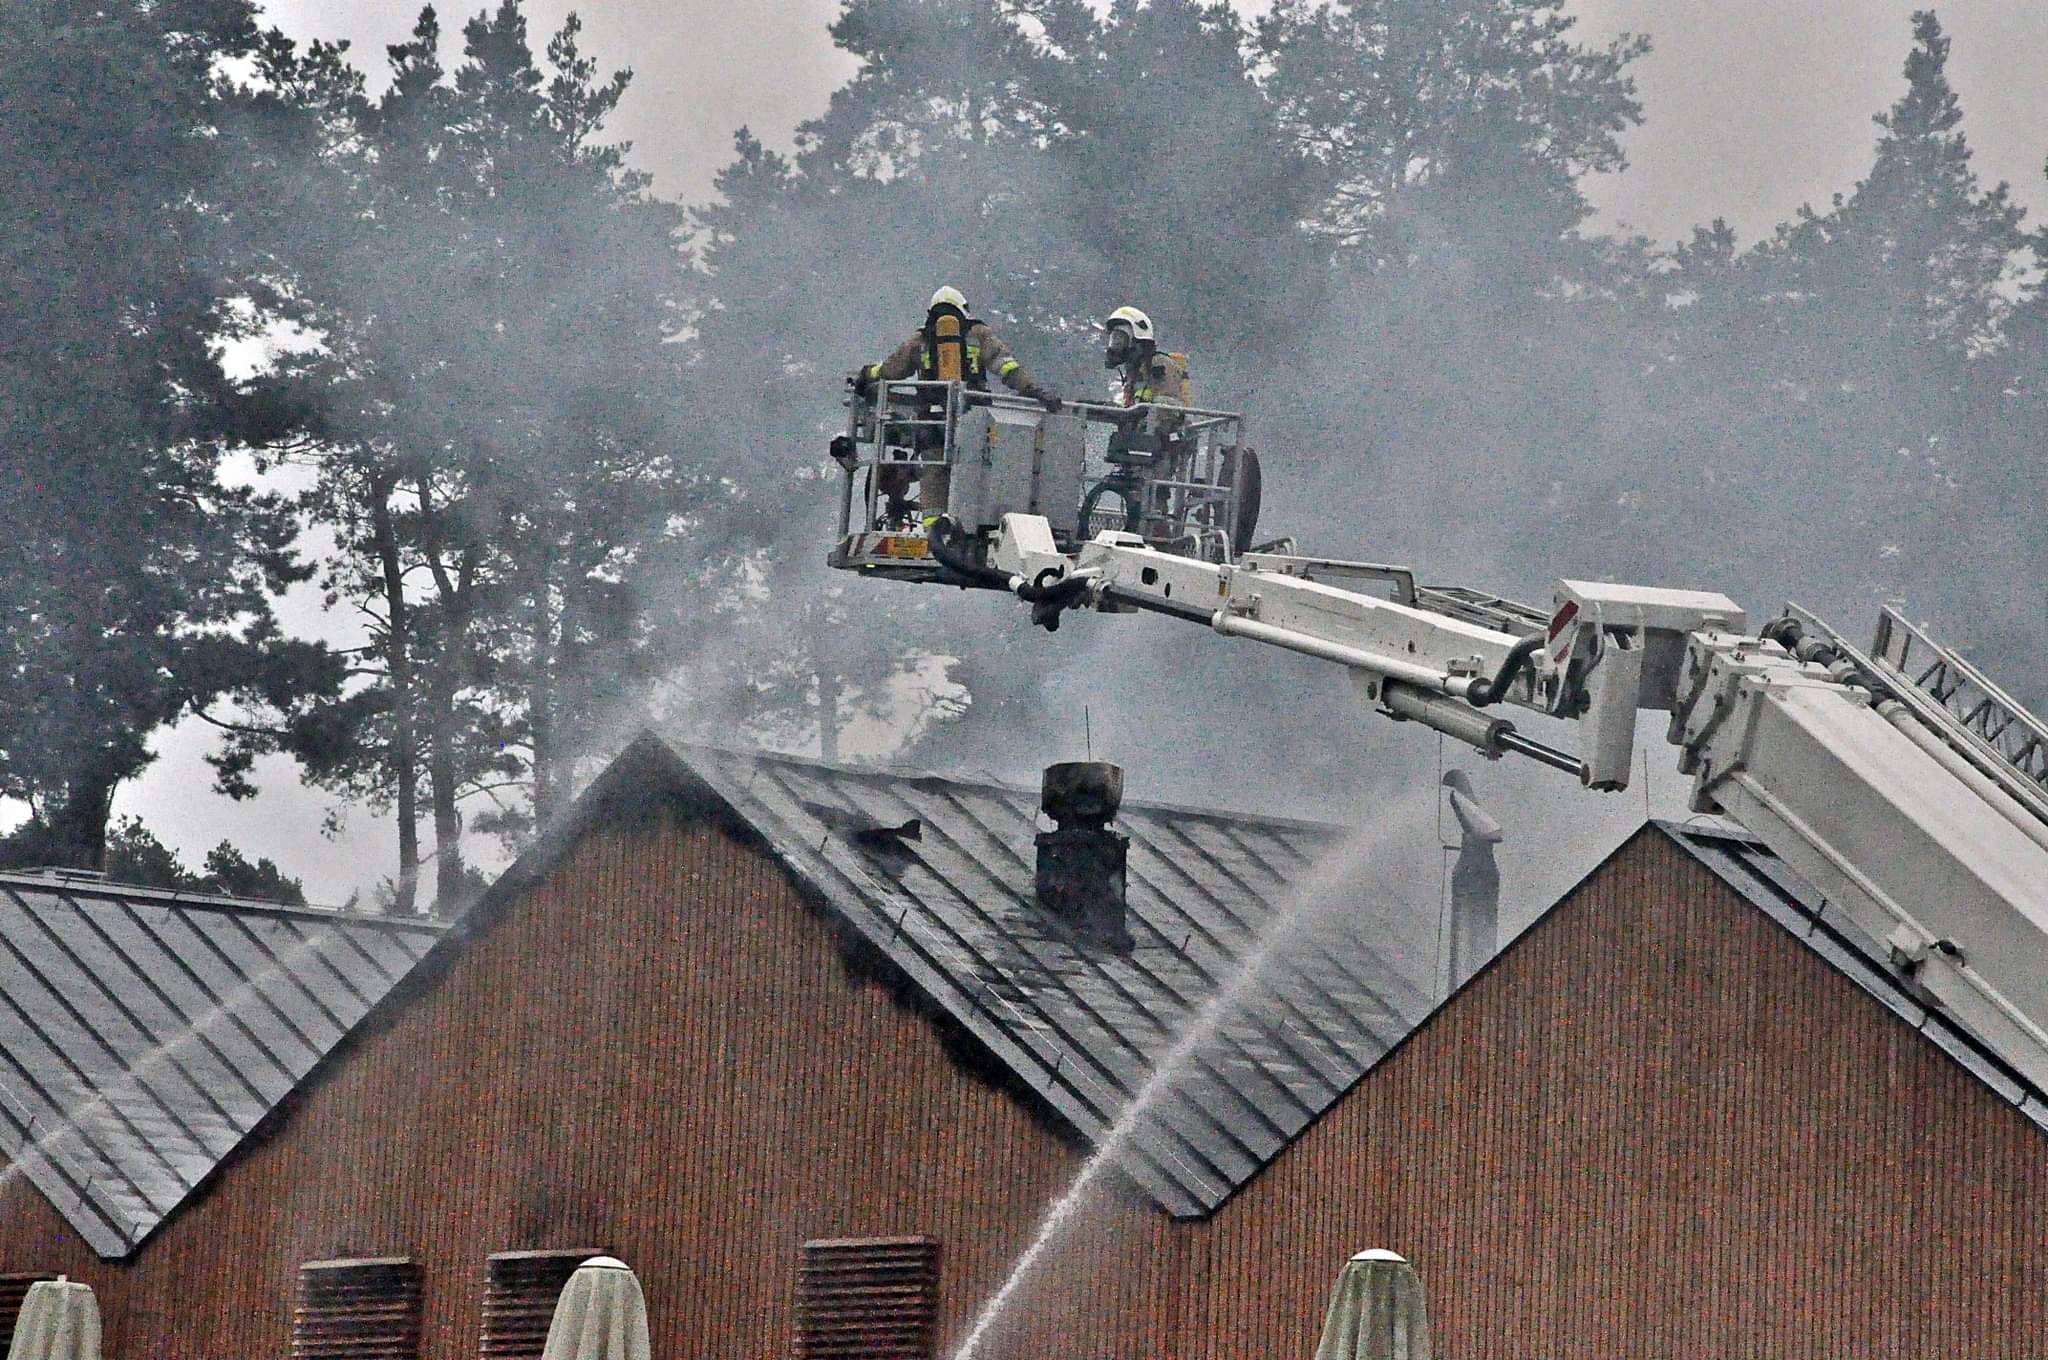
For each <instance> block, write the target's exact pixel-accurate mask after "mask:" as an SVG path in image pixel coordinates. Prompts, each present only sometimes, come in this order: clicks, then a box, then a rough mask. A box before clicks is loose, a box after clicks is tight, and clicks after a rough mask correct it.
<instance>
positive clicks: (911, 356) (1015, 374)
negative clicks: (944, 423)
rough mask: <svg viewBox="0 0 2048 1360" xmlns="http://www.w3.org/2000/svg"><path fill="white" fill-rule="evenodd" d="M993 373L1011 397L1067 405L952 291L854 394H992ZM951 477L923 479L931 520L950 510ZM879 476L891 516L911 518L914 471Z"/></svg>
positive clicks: (922, 495) (933, 470)
mask: <svg viewBox="0 0 2048 1360" xmlns="http://www.w3.org/2000/svg"><path fill="white" fill-rule="evenodd" d="M991 373H993V374H994V375H995V376H996V377H998V378H1001V379H1002V380H1003V384H1004V385H1005V386H1006V387H1008V388H1009V389H1010V390H1011V391H1013V392H1015V393H1016V394H1017V395H1019V396H1021V397H1028V398H1030V399H1031V400H1033V401H1036V402H1037V403H1038V404H1039V405H1041V406H1043V407H1045V409H1046V410H1048V411H1057V410H1059V409H1060V406H1061V405H1062V399H1061V397H1060V394H1059V393H1058V392H1056V391H1054V390H1053V389H1052V388H1050V387H1047V386H1046V385H1045V384H1044V383H1042V382H1039V381H1037V380H1036V379H1035V378H1033V377H1032V376H1031V375H1030V374H1029V373H1027V372H1025V371H1024V366H1023V364H1021V363H1019V362H1018V360H1017V357H1016V356H1015V355H1014V354H1012V353H1010V347H1009V346H1008V345H1006V344H1004V343H1003V341H1002V339H1001V338H1000V337H999V336H997V335H996V333H995V332H994V331H992V330H990V329H989V326H988V323H987V322H985V321H978V320H976V319H975V318H973V317H972V316H970V315H968V311H967V297H966V295H965V294H963V293H962V292H961V291H960V290H959V289H958V288H954V287H952V286H950V285H948V286H947V287H944V288H941V289H939V290H938V291H937V292H935V293H933V294H932V300H931V301H930V302H929V303H927V304H926V306H925V315H924V325H923V326H921V327H920V328H919V329H918V330H917V332H916V333H915V334H913V335H912V336H911V337H910V338H909V339H908V340H905V341H904V342H903V343H902V344H900V345H898V346H897V347H896V348H895V350H894V351H893V352H892V353H891V354H890V355H889V357H888V358H886V359H884V360H882V362H880V363H878V364H869V365H868V366H867V367H865V368H863V369H861V370H859V371H858V372H856V373H855V374H854V375H853V378H852V382H853V387H854V390H855V391H857V392H859V393H861V394H863V395H866V394H867V393H869V392H871V391H872V390H873V389H874V385H875V384H876V383H877V382H898V381H901V380H903V379H905V378H911V377H915V378H918V379H920V380H921V381H924V382H961V383H965V384H966V385H967V386H968V387H970V388H973V389H974V390H976V391H979V392H986V391H987V390H988V378H989V374H991ZM919 434H920V438H921V439H922V440H925V441H926V442H933V436H935V435H936V434H937V432H936V431H920V432H919ZM935 446H936V444H935V443H934V447H935ZM920 447H922V445H920ZM946 471H947V470H946V469H945V468H943V467H927V468H925V469H924V474H923V476H922V477H921V478H920V479H919V486H918V497H917V499H918V502H919V503H920V504H921V505H922V507H923V510H924V513H925V516H926V517H927V518H929V517H930V516H931V515H935V514H937V513H938V512H940V511H941V510H943V509H945V506H946ZM878 475H879V476H880V478H881V481H880V482H879V483H878V490H880V491H881V493H882V494H883V495H885V496H887V497H888V498H889V502H890V515H891V516H892V517H902V516H907V515H908V514H909V512H910V510H911V509H912V507H911V506H910V505H909V504H908V503H907V501H906V497H907V495H908V493H909V490H910V473H909V471H908V469H906V468H903V467H886V468H882V469H880V470H879V471H878Z"/></svg>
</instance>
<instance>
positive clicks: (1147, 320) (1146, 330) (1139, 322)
mask: <svg viewBox="0 0 2048 1360" xmlns="http://www.w3.org/2000/svg"><path fill="white" fill-rule="evenodd" d="M1118 326H1126V327H1128V328H1129V329H1130V332H1131V338H1132V339H1133V340H1150V339H1152V338H1153V337H1152V318H1151V317H1149V316H1146V315H1145V314H1144V313H1143V312H1141V311H1139V310H1138V309H1137V308H1136V307H1128V306H1126V307H1119V308H1117V309H1116V310H1115V311H1113V312H1111V313H1110V314H1109V317H1108V319H1106V320H1105V321H1104V322H1103V323H1102V329H1104V330H1106V331H1107V330H1114V329H1116V328H1117V327H1118Z"/></svg>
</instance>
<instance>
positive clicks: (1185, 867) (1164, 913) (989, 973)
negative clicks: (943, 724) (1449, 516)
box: [675, 746, 1428, 1217]
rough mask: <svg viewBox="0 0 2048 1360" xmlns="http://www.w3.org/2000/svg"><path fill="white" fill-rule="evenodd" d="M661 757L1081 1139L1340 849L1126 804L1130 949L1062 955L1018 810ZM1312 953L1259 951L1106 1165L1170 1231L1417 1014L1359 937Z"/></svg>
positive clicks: (1094, 1132) (697, 750)
mask: <svg viewBox="0 0 2048 1360" xmlns="http://www.w3.org/2000/svg"><path fill="white" fill-rule="evenodd" d="M675 751H676V754H677V755H678V756H680V757H681V759H682V760H683V761H684V762H685V763H686V764H687V765H688V766H689V767H690V768H691V769H692V770H693V771H695V772H696V773H697V774H698V776H699V777H700V778H702V779H703V780H704V781H705V782H706V783H707V784H708V785H710V786H711V788H712V790H713V791H714V792H715V793H717V794H718V795H719V796H720V797H721V798H723V799H724V800H725V801H726V802H727V803H728V804H730V806H731V807H732V809H733V810H734V812H735V813H736V814H738V816H739V817H740V818H741V819H742V820H744V821H745V822H747V823H748V824H749V825H751V826H752V827H754V828H755V829H756V830H757V831H759V832H760V833H761V834H762V835H763V836H765V837H766V838H767V839H768V841H769V843H770V844H771V846H772V847H773V848H774V849H775V851H776V853H777V854H778V855H779V856H780V857H781V858H782V859H783V861H784V862H785V863H786V864H787V865H788V866H789V867H790V868H791V869H792V870H793V871H794V872H795V873H796V874H797V875H798V877H799V878H801V879H802V880H803V881H804V882H806V883H808V884H809V885H810V886H811V887H812V888H813V889H814V890H815V891H817V892H818V893H819V894H820V895H821V896H822V897H823V898H824V899H825V900H826V902H827V903H828V904H829V905H830V906H831V907H832V908H833V909H834V910H835V911H837V912H838V913H839V914H840V915H841V916H842V917H843V918H844V919H845V920H846V921H847V922H848V923H849V924H851V925H853V926H854V927H855V928H856V929H857V930H859V931H860V932H861V934H862V935H863V936H864V937H865V938H866V939H867V941H868V943H869V944H871V945H873V946H874V947H875V948H877V949H878V950H880V951H881V952H882V953H883V954H884V955H885V956H886V957H888V958H889V959H890V960H891V961H892V962H893V963H894V964H895V965H896V966H897V967H899V968H901V969H902V970H903V973H904V974H905V976H906V977H908V978H909V979H910V981H911V982H912V983H913V984H914V985H916V986H917V987H919V988H920V989H921V990H922V991H924V992H925V993H926V995H927V996H929V997H930V999H931V1000H933V1001H934V1002H935V1003H937V1004H938V1005H939V1006H940V1007H941V1008H942V1009H944V1010H945V1012H946V1013H947V1015H948V1016H949V1017H950V1018H951V1019H952V1020H953V1021H954V1022H956V1023H958V1024H959V1025H961V1026H962V1027H963V1028H965V1029H966V1030H967V1031H968V1032H970V1033H972V1034H973V1035H975V1036H976V1037H977V1038H978V1039H980V1040H981V1041H982V1043H983V1044H984V1045H985V1046H986V1047H988V1049H989V1050H990V1051H991V1052H992V1053H994V1054H995V1055H996V1056H997V1057H998V1059H1000V1060H1001V1061H1003V1062H1004V1063H1005V1065H1007V1066H1008V1067H1010V1069H1011V1070H1012V1071H1013V1072H1014V1073H1015V1074H1016V1075H1017V1077H1018V1078H1019V1079H1020V1080H1021V1081H1023V1082H1024V1083H1026V1084H1027V1085H1028V1086H1029V1087H1030V1088H1031V1089H1032V1090H1033V1091H1034V1092H1036V1093H1037V1094H1038V1095H1039V1096H1040V1097H1041V1098H1042V1099H1044V1100H1045V1102H1046V1103H1047V1105H1048V1106H1049V1107H1050V1108H1052V1109H1053V1110H1054V1111H1056V1112H1057V1113H1058V1114H1059V1115H1060V1116H1061V1117H1062V1118H1063V1119H1065V1120H1067V1121H1068V1122H1069V1123H1070V1124H1072V1125H1073V1126H1074V1127H1075V1128H1076V1129H1077V1130H1079V1131H1080V1132H1081V1133H1082V1134H1083V1135H1084V1136H1086V1137H1088V1138H1089V1139H1091V1140H1092V1141H1096V1142H1098V1143H1099V1142H1101V1141H1102V1140H1103V1139H1104V1138H1105V1137H1106V1135H1108V1133H1109V1132H1110V1131H1111V1129H1112V1127H1113V1126H1114V1124H1115V1122H1116V1120H1117V1117H1118V1115H1119V1114H1120V1113H1121V1112H1122V1111H1123V1109H1124V1107H1125V1106H1126V1105H1127V1104H1128V1102H1129V1101H1130V1100H1131V1099H1132V1097H1133V1095H1134V1094H1135V1093H1136V1092H1137V1091H1138V1090H1139V1089H1141V1088H1142V1087H1143V1086H1144V1085H1145V1083H1146V1082H1147V1081H1148V1080H1149V1079H1151V1078H1152V1076H1153V1074H1154V1072H1155V1070H1156V1069H1157V1067H1158V1065H1159V1064H1160V1063H1161V1062H1163V1061H1164V1060H1165V1059H1166V1058H1167V1056H1168V1055H1170V1054H1171V1053H1172V1052H1173V1051H1174V1049H1175V1046H1176V1044H1178V1043H1179V1042H1180V1040H1181V1039H1182V1037H1183V1036H1184V1035H1185V1034H1186V1033H1187V1030H1188V1027H1189V1026H1190V1025H1193V1024H1196V1023H1200V1020H1201V1017H1202V1013H1203V1011H1204V1010H1205V1009H1206V1008H1207V1007H1209V1006H1210V1004H1211V1003H1212V1002H1214V1001H1215V999H1216V998H1217V996H1218V995H1219V994H1220V993H1221V992H1223V991H1224V990H1225V989H1227V988H1229V987H1230V986H1231V985H1232V981H1233V979H1234V978H1235V977H1236V975H1237V974H1238V973H1239V972H1240V970H1241V969H1243V968H1244V966H1245V965H1246V962H1247V960H1248V959H1250V958H1251V957H1252V956H1253V954H1254V952H1255V951H1256V950H1257V949H1258V948H1259V946H1260V940H1261V938H1262V937H1263V936H1265V935H1267V934H1270V933H1272V931H1273V930H1274V928H1275V927H1276V926H1277V925H1278V924H1279V922H1280V921H1281V919H1282V917H1283V916H1284V915H1285V913H1286V910H1287V909H1288V908H1289V907H1290V905H1291V900H1292V899H1293V898H1294V897H1295V896H1297V895H1298V894H1299V893H1300V892H1301V891H1302V889H1303V887H1304V885H1305V884H1307V883H1308V882H1309V881H1310V880H1311V877H1312V872H1313V870H1314V868H1315V867H1316V866H1317V865H1318V864H1319V863H1321V862H1323V861H1324V859H1325V858H1326V857H1327V856H1329V855H1330V854H1331V853H1333V852H1334V851H1335V850H1336V849H1337V848H1338V847H1339V845H1340V843H1341V842H1342V841H1343V840H1344V839H1345V835H1346V833H1345V832H1344V831H1343V829H1342V828H1338V827H1333V826H1319V825H1317V824H1315V823H1310V822H1303V821H1299V820H1296V819H1282V818H1266V817H1260V816H1252V815H1236V814H1229V813H1218V812H1214V811H1201V810H1195V809H1189V808H1182V807H1174V806H1168V805H1163V804H1145V803H1137V802H1126V803H1125V804H1124V807H1123V810H1122V812H1121V813H1120V815H1119V817H1118V819H1117V826H1118V828H1119V829H1120V830H1121V831H1122V832H1123V833H1124V834H1125V835H1127V836H1128V837H1130V855H1129V862H1130V881H1129V895H1128V906H1129V923H1130V928H1131V932H1132V934H1133V936H1134V937H1135V939H1136V946H1135V947H1134V948H1133V949H1132V950H1131V951H1129V952H1128V953H1125V954H1118V953H1114V952H1111V951H1108V950H1104V949H1101V948H1098V947H1096V946H1093V945H1091V944H1087V943H1085V942H1082V941H1080V940H1079V939H1078V938H1077V937H1075V936H1073V935H1072V934H1070V933H1069V932H1068V931H1067V930H1066V929H1065V927H1064V926H1063V925H1062V924H1060V923H1059V922H1057V921H1056V920H1054V919H1053V918H1051V917H1049V916H1048V915H1047V914H1046V913H1045V912H1044V911H1043V910H1042V909H1041V908H1040V907H1039V906H1038V904H1037V902H1036V901H1035V900H1034V897H1033V891H1032V874H1033V866H1034V864H1035V860H1036V851H1035V847H1034V846H1033V843H1032V837H1033V835H1034V834H1035V832H1036V831H1037V830H1038V820H1037V818H1038V794H1037V791H1036V790H1028V789H1020V788H1015V787H1011V786H1008V785H1003V784H997V783H992V782H988V781H981V780H975V781H968V780H961V779H950V778H944V777H940V776H936V775H925V774H902V773H881V772H876V771H871V770H861V769H849V768H845V767H841V766H834V765H826V764H823V763H821V762H818V761H811V760H803V759H800V758H795V757H785V756H774V755H766V754H761V753H753V752H733V751H723V750H717V749H714V748H709V747H696V746H680V747H677V748H675ZM912 817H915V818H917V819H918V821H919V823H920V836H919V838H918V839H917V840H915V841H905V842H903V843H901V844H900V845H899V846H895V847H890V848H886V849H873V848H868V847H865V846H863V845H862V844H861V843H859V842H857V841H856V840H854V839H853V832H854V831H855V830H857V829H859V828H860V827H862V826H863V825H869V826H892V825H898V824H901V823H902V822H904V821H906V820H908V819H909V818H912ZM1363 909H1366V908H1364V907H1363V906H1362V907H1361V910H1363ZM1315 934H1316V932H1303V933H1302V935H1301V937H1300V938H1299V939H1292V940H1289V941H1287V942H1285V943H1284V944H1283V945H1282V946H1281V947H1280V948H1279V950H1278V951H1277V952H1278V957H1276V958H1275V959H1273V960H1271V961H1270V964H1269V966H1268V967H1266V968H1264V969H1262V970H1260V972H1259V973H1258V975H1257V976H1256V978H1255V979H1254V980H1253V981H1252V982H1251V983H1250V984H1249V985H1247V986H1246V987H1245V988H1244V989H1243V990H1242V995H1240V996H1239V997H1238V999H1237V1002H1236V1004H1233V1005H1232V1006H1231V1007H1229V1008H1228V1011H1227V1013H1226V1015H1225V1017H1224V1019H1223V1020H1222V1022H1221V1023H1220V1024H1219V1025H1218V1026H1217V1029H1216V1033H1215V1034H1214V1035H1213V1036H1212V1037H1211V1038H1210V1040H1209V1041H1208V1042H1207V1043H1205V1044H1203V1045H1201V1046H1199V1049H1198V1051H1196V1052H1195V1053H1194V1054H1193V1055H1192V1056H1191V1057H1190V1058H1189V1060H1188V1061H1186V1062H1185V1064H1184V1065H1183V1066H1182V1067H1180V1068H1179V1069H1178V1072H1179V1075H1178V1076H1177V1077H1175V1078H1172V1079H1170V1081H1169V1085H1168V1086H1167V1088H1166V1090H1165V1093H1164V1095H1163V1096H1162V1097H1161V1098H1160V1099H1159V1100H1158V1101H1157V1103H1156V1104H1155V1106H1154V1107H1153V1109H1152V1110H1151V1111H1150V1112H1149V1117H1147V1118H1145V1119H1143V1120H1142V1121H1141V1122H1140V1124H1139V1127H1138V1129H1137V1130H1136V1132H1135V1134H1134V1136H1133V1137H1132V1138H1131V1139H1130V1140H1129V1142H1128V1144H1127V1145H1126V1151H1125V1152H1124V1155H1123V1165H1124V1168H1125V1170H1126V1171H1128V1172H1129V1173H1130V1175H1131V1176H1132V1178H1133V1179H1134V1180H1135V1181H1136V1182H1137V1183H1138V1184H1139V1185H1140V1186H1141V1187H1142V1188H1143V1189H1144V1190H1145V1191H1146V1193H1147V1194H1149V1195H1150V1196H1151V1197H1152V1198H1153V1199H1154V1200H1155V1201H1156V1202H1157V1203H1159V1204H1160V1205H1161V1207H1163V1208H1165V1209H1166V1210H1167V1211H1168V1212H1169V1213H1172V1214H1174V1215H1176V1216H1179V1217H1197V1216H1201V1215H1204V1214H1207V1213H1209V1212H1212V1211H1213V1210H1214V1209H1215V1208H1216V1207H1217V1206H1219V1205H1220V1204H1221V1203H1222V1202H1223V1201H1224V1200H1225V1199H1227V1198H1228V1197H1229V1196H1230V1195H1231V1194H1232V1193H1233V1192H1234V1191H1235V1190H1236V1189H1237V1188H1238V1187H1239V1186H1241V1185H1243V1184H1244V1183H1245V1182H1246V1181H1247V1180H1249V1179H1250V1178H1251V1177H1252V1176H1254V1175H1255V1174H1257V1172H1258V1171H1259V1169H1260V1168H1261V1167H1263V1166H1264V1165H1266V1164H1267V1163H1268V1162H1269V1161H1271V1159H1272V1158H1273V1156H1275V1155H1276V1154H1277V1153H1278V1152H1279V1151H1280V1150H1281V1149H1282V1148H1284V1147H1285V1146H1286V1145H1287V1143H1288V1142H1289V1141H1290V1140H1292V1139H1293V1138H1294V1137H1296V1136H1297V1135H1299V1134H1300V1132H1301V1131H1302V1130H1303V1129H1304V1128H1306V1127H1307V1126H1308V1124H1309V1123H1310V1122H1312V1121H1313V1120H1314V1119H1315V1118H1316V1117H1317V1116H1318V1115H1319V1114H1321V1113H1322V1112H1323V1110H1325V1109H1327V1108H1328V1107H1329V1106H1330V1105H1331V1104H1332V1103H1334V1102H1335V1101H1336V1100H1337V1099H1338V1098H1339V1097H1340V1096H1341V1095H1342V1093H1343V1092H1344V1091H1346V1090H1348V1089H1349V1088H1350V1087H1351V1085H1352V1084H1353V1083H1355V1082H1356V1081H1357V1080H1358V1078H1359V1077H1360V1076H1362V1075H1363V1074H1364V1072H1365V1071H1366V1069H1367V1068H1368V1067H1369V1066H1370V1065H1371V1064H1372V1063H1373V1062H1375V1061H1377V1060H1378V1058H1379V1057H1380V1056H1382V1055H1383V1054H1385V1053H1386V1052H1387V1050H1388V1049H1390V1048H1391V1047H1392V1046H1393V1044H1394V1043H1395V1042H1397V1041H1398V1040H1399V1039H1400V1038H1401V1037H1402V1036H1403V1035H1405V1034H1406V1033H1407V1032H1408V1031H1409V1030H1410V1029H1411V1028H1413V1026H1414V1025H1415V1024H1416V1023H1417V1022H1418V1021H1420V1020H1421V1018H1422V1016H1423V1015H1424V1014H1425V1013H1426V1011H1427V1010H1428V1000H1427V998H1426V997H1425V995H1424V993H1423V992H1422V990H1421V988H1420V986H1419V985H1418V983H1417V982H1414V981H1411V980H1409V979H1408V978H1407V977H1406V976H1405V975H1404V974H1403V973H1402V971H1401V970H1400V969H1399V968H1398V967H1396V966H1395V964H1394V962H1393V961H1392V960H1390V959H1387V958H1385V957H1382V956H1381V955H1380V954H1379V953H1378V952H1376V950H1375V949H1374V948H1373V947H1372V946H1371V945H1370V944H1368V943H1367V942H1366V940H1365V939H1364V938H1363V937H1366V936H1369V935H1370V934H1371V932H1369V931H1355V930H1354V931H1342V932H1329V933H1328V935H1329V936H1331V937H1333V938H1319V939H1318V938H1311V937H1312V936H1314V935H1315ZM1335 937H1341V938H1335Z"/></svg>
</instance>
